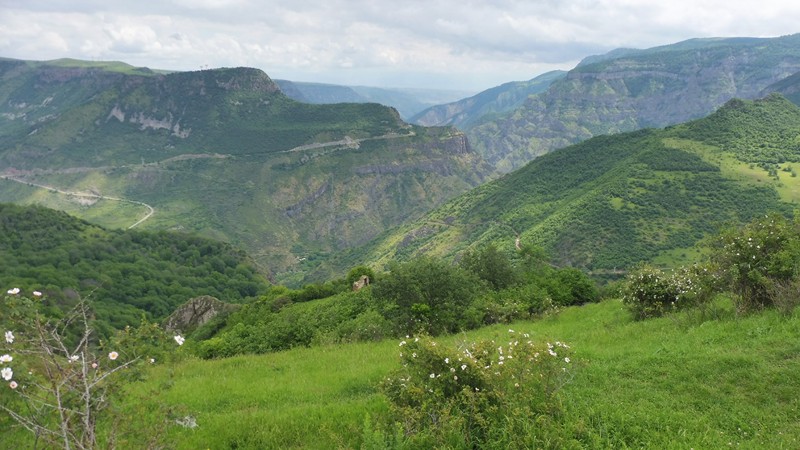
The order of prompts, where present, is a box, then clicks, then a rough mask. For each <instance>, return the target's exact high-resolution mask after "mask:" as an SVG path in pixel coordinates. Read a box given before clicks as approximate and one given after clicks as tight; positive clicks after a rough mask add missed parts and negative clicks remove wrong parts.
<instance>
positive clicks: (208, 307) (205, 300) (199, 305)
mask: <svg viewBox="0 0 800 450" xmlns="http://www.w3.org/2000/svg"><path fill="white" fill-rule="evenodd" d="M237 307H238V305H232V304H230V303H225V302H222V301H220V300H218V299H217V298H215V297H211V296H210V295H203V296H200V297H195V298H193V299H191V300H189V301H188V302H186V303H184V304H183V305H181V306H179V307H178V309H176V310H175V311H174V312H173V313H172V314H170V316H169V317H167V320H166V321H164V328H166V329H167V330H168V331H172V332H178V333H190V332H191V331H193V330H195V329H197V327H199V326H201V325H204V324H205V323H207V322H208V321H210V320H211V319H213V318H214V317H217V316H218V315H220V314H223V315H226V314H229V313H231V312H232V311H234V310H235V309H237Z"/></svg>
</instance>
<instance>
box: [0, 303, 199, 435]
mask: <svg viewBox="0 0 800 450" xmlns="http://www.w3.org/2000/svg"><path fill="white" fill-rule="evenodd" d="M42 297H43V295H42V294H41V293H40V292H37V291H33V292H32V298H29V297H27V296H25V295H23V294H22V293H21V291H20V290H19V289H17V288H14V289H10V290H9V291H8V295H7V296H5V297H4V301H3V302H2V305H0V326H2V329H3V333H4V342H3V344H2V347H4V348H2V350H0V352H2V353H4V354H3V355H2V356H1V357H0V362H1V363H2V364H1V365H2V366H3V368H2V371H1V372H0V376H2V378H3V379H4V380H5V382H7V383H8V384H7V387H4V388H3V391H0V411H3V412H5V413H6V414H7V415H8V416H9V417H10V418H11V419H12V420H13V421H14V422H16V423H17V424H18V425H19V426H21V427H22V428H23V429H25V430H27V431H29V432H30V433H31V439H32V441H33V447H34V448H36V447H37V444H38V443H39V442H40V441H41V442H42V443H43V444H44V445H46V446H49V447H63V448H79V449H81V448H97V447H98V446H113V441H114V439H115V438H116V437H117V436H118V435H120V434H122V433H123V432H124V431H126V430H125V428H127V427H130V421H127V422H125V424H124V425H123V426H122V427H121V428H118V427H116V426H115V427H114V429H113V431H112V433H111V436H109V437H108V442H102V441H103V439H101V437H100V436H99V435H98V432H97V424H98V423H99V421H100V420H101V418H103V417H107V416H112V417H113V416H114V413H113V411H111V408H110V406H111V405H112V401H113V399H114V398H115V397H116V395H117V394H118V393H119V392H120V391H121V389H120V387H121V386H122V384H123V382H125V381H130V380H133V379H141V377H142V371H141V370H137V369H141V367H142V366H144V365H147V364H154V363H156V361H157V360H156V357H157V358H158V360H159V362H160V360H161V359H168V358H169V356H168V355H169V351H168V346H167V342H168V341H169V340H171V339H169V338H168V337H167V336H166V335H165V333H164V332H163V331H162V330H161V329H160V328H159V327H158V326H155V325H152V324H149V323H146V322H144V323H143V324H142V325H141V326H140V327H139V328H135V329H134V328H130V327H129V328H127V329H126V330H124V331H122V332H120V333H118V335H117V336H116V337H114V338H113V339H112V340H111V341H110V342H109V343H107V344H105V345H103V343H102V342H98V341H97V340H96V335H95V332H94V329H93V321H94V319H93V318H92V315H91V311H90V310H89V307H88V303H87V301H86V300H85V299H81V300H79V301H78V303H77V305H76V306H75V307H74V308H73V309H71V310H69V311H67V312H66V313H65V314H64V315H63V317H61V318H58V319H54V318H49V317H47V316H45V315H44V314H42V310H43V308H42ZM175 341H176V342H177V343H178V345H182V344H183V338H182V337H181V336H175ZM171 346H172V347H171V348H174V347H175V342H172V344H171ZM118 422H122V421H118ZM152 431H153V432H152V433H150V434H149V435H148V436H149V437H150V438H153V439H156V438H158V437H159V430H152ZM148 440H149V439H148ZM149 441H150V442H148V445H151V446H152V445H155V442H154V441H151V440H149Z"/></svg>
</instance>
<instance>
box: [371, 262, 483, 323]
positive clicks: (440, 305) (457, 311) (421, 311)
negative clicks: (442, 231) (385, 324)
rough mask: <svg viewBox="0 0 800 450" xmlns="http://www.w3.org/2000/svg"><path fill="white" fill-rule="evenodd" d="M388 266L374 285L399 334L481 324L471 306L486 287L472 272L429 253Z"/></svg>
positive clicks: (387, 316)
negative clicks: (431, 256) (384, 273)
mask: <svg viewBox="0 0 800 450" xmlns="http://www.w3.org/2000/svg"><path fill="white" fill-rule="evenodd" d="M389 269H390V272H389V273H388V274H386V275H383V276H381V278H380V280H379V281H378V282H377V283H375V285H374V286H373V294H374V296H375V299H376V301H377V303H378V305H379V307H380V311H381V313H382V314H383V315H384V317H386V318H387V319H389V320H390V321H391V322H392V323H393V324H394V327H395V332H396V333H397V334H398V335H404V334H407V333H411V332H418V331H424V332H427V333H430V334H439V333H444V332H455V331H459V330H462V329H470V328H474V327H476V326H478V325H479V324H480V317H475V316H474V315H472V314H471V312H472V311H473V309H472V308H470V307H471V306H472V304H473V303H474V302H475V300H476V299H477V298H478V296H479V295H480V294H481V293H483V292H484V291H485V288H484V285H483V283H482V282H481V281H480V280H479V279H478V278H477V277H476V276H475V275H473V274H472V273H470V272H467V271H465V270H463V269H461V268H460V267H455V266H451V265H449V264H447V263H445V262H444V261H441V260H438V259H434V258H428V257H422V258H418V259H415V260H412V261H409V262H407V263H403V264H396V263H394V264H392V265H390V267H389Z"/></svg>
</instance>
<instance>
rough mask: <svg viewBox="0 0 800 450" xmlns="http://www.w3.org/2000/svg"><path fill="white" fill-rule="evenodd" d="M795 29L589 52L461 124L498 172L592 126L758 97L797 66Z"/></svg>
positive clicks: (673, 115) (668, 120) (668, 117)
mask: <svg viewBox="0 0 800 450" xmlns="http://www.w3.org/2000/svg"><path fill="white" fill-rule="evenodd" d="M799 44H800V34H797V35H792V36H784V37H780V38H771V39H723V40H714V39H709V40H693V41H686V42H683V43H678V44H673V45H669V46H664V47H657V48H653V49H648V50H640V51H632V50H626V51H622V52H614V53H613V54H612V55H611V56H608V57H607V58H594V59H592V60H590V61H589V62H587V63H582V64H581V65H579V66H578V67H576V68H575V69H573V70H571V71H570V72H569V73H568V74H567V76H566V77H564V78H561V79H559V80H556V81H554V82H553V83H552V84H551V85H550V86H549V88H548V90H547V91H546V92H543V93H541V94H538V95H535V96H531V97H530V98H529V99H528V100H527V101H526V102H525V103H524V104H523V105H522V106H521V107H519V108H518V109H516V110H514V111H513V113H509V114H506V115H504V116H502V117H499V118H497V119H495V120H491V121H486V122H484V123H481V124H479V125H477V126H476V127H474V128H471V129H470V130H469V132H468V136H469V139H470V143H471V145H472V146H473V148H475V150H476V151H478V152H479V153H481V154H482V155H483V156H484V158H486V159H487V160H488V161H489V162H490V163H492V164H493V165H494V166H495V167H496V168H497V169H499V170H500V171H502V172H509V171H511V170H513V169H516V168H518V167H520V166H522V165H523V164H525V163H527V162H528V161H530V160H531V159H533V158H535V157H537V156H539V155H541V154H544V153H547V152H549V151H551V150H553V149H556V148H560V147H565V146H567V145H570V144H573V143H576V142H579V141H582V140H585V139H588V138H590V137H592V136H596V135H599V134H612V133H619V132H624V131H632V130H636V129H641V128H651V127H664V126H668V125H673V124H676V123H680V122H684V121H687V120H692V119H696V118H700V117H703V116H706V115H708V114H709V113H711V112H713V111H714V110H715V109H716V108H718V107H720V106H722V105H723V104H724V103H725V102H727V101H728V100H730V99H732V98H735V97H736V98H745V99H752V98H756V97H758V96H759V95H760V94H761V92H762V90H763V89H764V88H766V87H767V86H769V85H771V84H773V83H775V82H777V81H779V80H782V79H784V78H786V77H788V76H790V75H792V74H795V73H797V72H798V71H800V45H799Z"/></svg>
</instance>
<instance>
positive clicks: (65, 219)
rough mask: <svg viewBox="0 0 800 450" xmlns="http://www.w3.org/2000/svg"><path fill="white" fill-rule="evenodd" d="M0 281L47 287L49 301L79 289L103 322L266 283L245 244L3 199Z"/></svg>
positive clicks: (136, 318)
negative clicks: (114, 226)
mask: <svg viewBox="0 0 800 450" xmlns="http://www.w3.org/2000/svg"><path fill="white" fill-rule="evenodd" d="M0 254H2V258H0V284H1V285H3V286H9V287H19V288H23V290H26V291H28V292H30V291H31V290H33V289H37V290H39V291H40V292H43V293H44V294H45V301H46V302H47V303H48V304H49V305H50V306H56V305H60V304H61V305H63V304H70V303H72V302H74V301H75V300H76V298H77V296H78V295H82V296H84V297H87V298H89V299H90V301H91V302H92V305H93V307H94V310H95V311H96V313H97V318H98V319H99V320H100V322H101V323H100V324H98V326H100V327H101V328H102V329H103V331H108V326H109V325H111V326H114V327H116V328H122V327H124V326H125V325H137V324H139V322H140V321H141V317H142V315H143V314H147V316H149V318H150V319H162V318H164V317H166V316H167V315H169V314H170V313H171V312H172V311H173V310H174V309H175V308H176V307H177V306H178V305H181V304H183V303H185V302H186V301H187V300H189V299H190V298H193V297H197V296H200V295H212V296H215V297H218V298H219V299H221V300H224V301H229V302H241V301H243V300H244V299H245V298H248V297H255V296H257V295H259V294H262V293H264V292H265V291H266V289H267V288H268V286H269V284H268V283H267V281H266V279H265V278H264V277H263V276H261V275H259V274H258V273H257V270H256V268H255V265H254V264H253V263H252V261H251V259H250V258H248V257H247V256H246V255H245V254H244V252H242V251H241V250H238V249H235V248H233V247H232V246H230V245H228V244H223V243H221V242H217V241H212V240H209V239H204V238H200V237H197V236H191V235H187V234H183V233H168V232H144V231H135V230H130V231H122V230H108V229H105V228H101V227H98V226H96V225H92V224H90V223H88V222H85V221H82V220H79V219H77V218H75V217H72V216H69V215H67V214H65V213H63V212H60V211H55V210H51V209H47V208H42V207H35V206H27V207H23V206H17V205H12V204H5V203H0Z"/></svg>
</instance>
